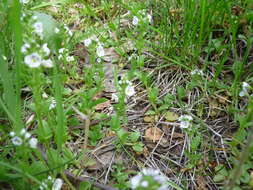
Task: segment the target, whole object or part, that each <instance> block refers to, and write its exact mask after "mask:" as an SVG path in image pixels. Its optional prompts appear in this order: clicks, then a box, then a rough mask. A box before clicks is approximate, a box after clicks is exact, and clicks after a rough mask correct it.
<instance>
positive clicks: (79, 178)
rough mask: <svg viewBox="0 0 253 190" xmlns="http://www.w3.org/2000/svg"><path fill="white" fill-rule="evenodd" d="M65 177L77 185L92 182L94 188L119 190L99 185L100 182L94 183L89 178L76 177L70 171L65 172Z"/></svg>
mask: <svg viewBox="0 0 253 190" xmlns="http://www.w3.org/2000/svg"><path fill="white" fill-rule="evenodd" d="M64 173H65V175H66V176H67V177H68V178H69V179H70V180H71V181H72V182H76V183H80V182H83V181H86V182H90V183H91V184H92V185H93V186H94V187H97V188H99V189H101V190H118V189H116V188H113V187H110V186H107V185H103V184H101V183H98V182H94V181H93V180H91V179H89V178H84V177H76V176H74V175H73V174H72V173H70V172H69V171H65V172H64Z"/></svg>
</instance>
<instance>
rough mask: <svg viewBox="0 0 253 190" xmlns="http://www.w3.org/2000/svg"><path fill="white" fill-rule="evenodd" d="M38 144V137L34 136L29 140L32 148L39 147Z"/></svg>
mask: <svg viewBox="0 0 253 190" xmlns="http://www.w3.org/2000/svg"><path fill="white" fill-rule="evenodd" d="M37 144H38V139H36V138H34V137H32V138H31V139H30V140H29V145H30V147H31V148H37Z"/></svg>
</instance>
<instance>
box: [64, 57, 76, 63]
mask: <svg viewBox="0 0 253 190" xmlns="http://www.w3.org/2000/svg"><path fill="white" fill-rule="evenodd" d="M66 60H67V61H68V62H71V61H75V58H74V56H67V58H66Z"/></svg>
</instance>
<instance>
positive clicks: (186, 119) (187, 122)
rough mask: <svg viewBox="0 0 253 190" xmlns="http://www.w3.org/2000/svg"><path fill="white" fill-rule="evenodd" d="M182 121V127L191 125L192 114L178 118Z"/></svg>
mask: <svg viewBox="0 0 253 190" xmlns="http://www.w3.org/2000/svg"><path fill="white" fill-rule="evenodd" d="M178 120H179V121H180V128H183V129H186V128H189V127H190V126H191V121H192V116H190V115H182V116H180V117H179V118H178Z"/></svg>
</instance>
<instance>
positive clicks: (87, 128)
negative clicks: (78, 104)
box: [72, 106, 90, 149]
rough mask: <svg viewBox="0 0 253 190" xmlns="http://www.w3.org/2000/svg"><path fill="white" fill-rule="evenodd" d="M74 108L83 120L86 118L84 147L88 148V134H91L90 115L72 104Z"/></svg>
mask: <svg viewBox="0 0 253 190" xmlns="http://www.w3.org/2000/svg"><path fill="white" fill-rule="evenodd" d="M72 109H73V110H74V111H75V112H76V113H77V114H78V115H79V116H80V117H81V119H82V120H84V121H85V122H84V126H85V129H84V133H85V134H84V135H85V136H84V146H83V148H84V149H86V148H87V145H88V134H89V128H90V119H89V116H87V115H85V114H84V113H82V112H80V111H79V110H78V109H77V108H75V107H74V106H72Z"/></svg>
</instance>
